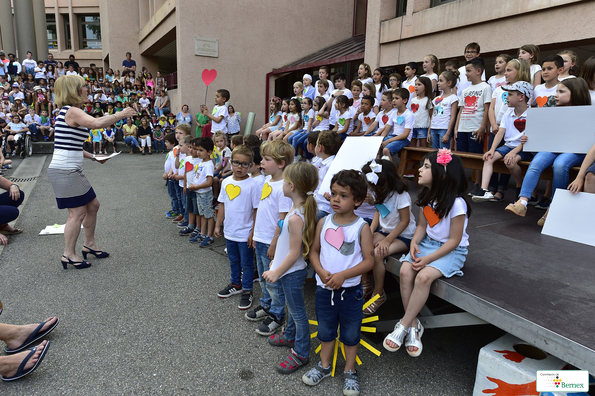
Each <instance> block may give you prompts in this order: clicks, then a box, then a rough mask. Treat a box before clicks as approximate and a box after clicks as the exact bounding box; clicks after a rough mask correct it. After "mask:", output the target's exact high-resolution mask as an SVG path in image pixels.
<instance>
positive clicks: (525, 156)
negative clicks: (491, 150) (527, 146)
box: [496, 146, 535, 161]
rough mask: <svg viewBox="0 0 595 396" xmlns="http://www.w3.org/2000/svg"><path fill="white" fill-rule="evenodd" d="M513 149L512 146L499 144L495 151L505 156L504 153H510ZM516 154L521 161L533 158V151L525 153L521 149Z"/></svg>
mask: <svg viewBox="0 0 595 396" xmlns="http://www.w3.org/2000/svg"><path fill="white" fill-rule="evenodd" d="M512 150H513V148H512V147H508V146H500V147H498V148H497V149H496V151H497V152H498V153H500V154H501V155H502V157H506V154H508V153H510V152H511V151H512ZM517 155H520V156H521V161H531V160H532V159H533V156H534V155H535V154H533V153H527V152H525V151H521V152H520V153H518V154H517Z"/></svg>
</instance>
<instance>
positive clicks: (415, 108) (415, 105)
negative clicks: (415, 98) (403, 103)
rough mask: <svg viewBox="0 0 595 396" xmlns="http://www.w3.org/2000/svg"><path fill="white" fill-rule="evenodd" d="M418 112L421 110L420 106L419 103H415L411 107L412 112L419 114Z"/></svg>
mask: <svg viewBox="0 0 595 396" xmlns="http://www.w3.org/2000/svg"><path fill="white" fill-rule="evenodd" d="M417 110H419V105H418V104H417V103H413V104H412V105H411V111H412V112H414V113H417Z"/></svg>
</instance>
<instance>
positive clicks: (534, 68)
mask: <svg viewBox="0 0 595 396" xmlns="http://www.w3.org/2000/svg"><path fill="white" fill-rule="evenodd" d="M540 71H541V66H539V65H538V64H535V65H531V84H533V81H535V74H536V73H537V72H540Z"/></svg>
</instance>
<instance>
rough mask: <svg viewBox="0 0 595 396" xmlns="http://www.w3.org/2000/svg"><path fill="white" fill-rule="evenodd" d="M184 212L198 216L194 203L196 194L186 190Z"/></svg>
mask: <svg viewBox="0 0 595 396" xmlns="http://www.w3.org/2000/svg"><path fill="white" fill-rule="evenodd" d="M186 211H187V212H188V213H194V214H198V205H197V203H196V193H195V192H194V191H190V190H188V189H186Z"/></svg>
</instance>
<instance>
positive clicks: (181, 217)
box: [172, 215, 184, 223]
mask: <svg viewBox="0 0 595 396" xmlns="http://www.w3.org/2000/svg"><path fill="white" fill-rule="evenodd" d="M182 220H184V216H183V215H177V216H175V217H173V218H172V221H173V222H174V223H177V222H179V221H182Z"/></svg>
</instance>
